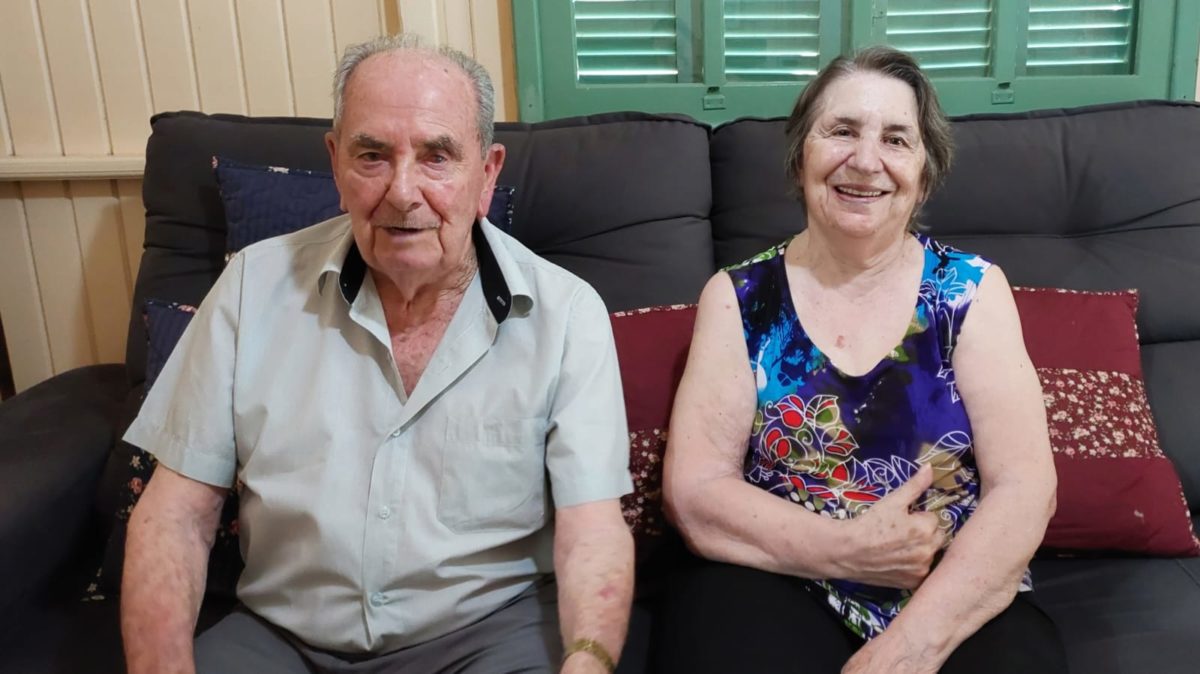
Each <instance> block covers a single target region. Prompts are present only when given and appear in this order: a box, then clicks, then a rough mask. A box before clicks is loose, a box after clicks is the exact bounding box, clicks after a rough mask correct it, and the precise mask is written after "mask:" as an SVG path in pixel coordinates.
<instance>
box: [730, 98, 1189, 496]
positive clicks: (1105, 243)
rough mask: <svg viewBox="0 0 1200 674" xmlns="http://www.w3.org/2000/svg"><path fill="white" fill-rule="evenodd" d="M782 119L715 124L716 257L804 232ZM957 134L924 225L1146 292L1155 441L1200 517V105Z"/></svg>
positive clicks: (1029, 271) (1012, 261)
mask: <svg viewBox="0 0 1200 674" xmlns="http://www.w3.org/2000/svg"><path fill="white" fill-rule="evenodd" d="M783 126H784V121H783V120H782V119H771V120H739V121H737V122H733V123H730V124H726V125H724V126H721V127H719V128H717V129H716V130H715V131H714V132H713V138H712V148H711V156H712V171H713V181H712V183H713V209H712V224H713V245H714V249H715V252H716V256H717V258H716V262H717V265H719V266H724V265H728V264H733V263H735V262H738V261H740V260H743V259H745V258H746V257H748V256H750V255H752V254H754V253H756V252H758V251H760V250H762V249H764V248H765V247H767V246H769V245H771V244H773V243H777V242H779V241H781V240H783V239H784V238H786V237H787V236H788V235H790V234H793V233H795V232H796V231H799V230H800V229H802V228H803V222H804V209H803V208H802V207H801V206H800V204H799V203H797V202H796V200H795V199H793V198H792V197H791V196H789V190H788V184H787V181H786V178H785V174H784V169H783V155H784V150H785V143H784V132H783ZM954 135H955V140H956V143H957V151H956V153H955V164H954V168H953V170H952V171H951V173H950V176H949V178H948V180H947V182H946V185H945V186H944V187H943V188H942V189H941V190H940V191H939V192H938V193H936V194H935V195H934V196H933V198H932V199H931V200H930V202H929V203H928V204H927V205H926V208H925V209H924V212H923V214H922V217H921V222H922V223H923V224H924V225H925V226H927V227H928V228H929V232H930V234H931V235H933V236H935V237H937V238H938V239H939V240H941V241H943V242H945V243H949V244H951V245H954V246H957V247H959V248H962V249H964V250H969V251H971V252H976V253H980V254H983V255H985V256H987V257H989V258H991V259H992V260H994V261H995V262H997V263H999V264H1000V265H1001V266H1002V267H1003V268H1004V270H1005V273H1006V274H1007V275H1008V277H1009V280H1010V281H1011V282H1012V283H1013V284H1014V285H1025V286H1049V287H1063V288H1073V289H1079V290H1118V289H1125V288H1137V289H1138V291H1139V292H1140V295H1141V302H1140V309H1139V315H1138V328H1139V334H1140V339H1141V342H1142V361H1143V367H1144V368H1145V377H1146V385H1147V392H1148V395H1149V398H1150V404H1151V407H1152V409H1153V411H1154V416H1155V419H1156V421H1157V424H1158V431H1159V439H1160V441H1161V444H1162V447H1163V450H1164V451H1165V452H1166V453H1167V454H1168V455H1170V456H1171V457H1172V459H1174V461H1175V464H1176V467H1177V468H1178V470H1179V474H1180V479H1181V481H1182V482H1183V486H1184V491H1185V493H1186V494H1187V497H1188V501H1189V503H1191V504H1192V505H1193V512H1200V413H1197V412H1198V410H1200V376H1197V375H1198V373H1200V105H1196V104H1192V103H1168V102H1149V101H1144V102H1136V103H1125V104H1117V105H1107V106H1096V107H1090V108H1078V109H1072V110H1048V111H1040V112H1033V113H1026V114H1017V115H986V116H972V117H963V118H959V119H956V120H955V121H954Z"/></svg>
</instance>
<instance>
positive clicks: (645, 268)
mask: <svg viewBox="0 0 1200 674" xmlns="http://www.w3.org/2000/svg"><path fill="white" fill-rule="evenodd" d="M151 127H152V131H153V133H152V134H151V136H150V141H149V143H148V145H147V149H146V177H145V180H144V182H143V189H142V197H143V201H144V202H145V205H146V243H145V252H144V253H143V256H142V263H141V268H140V269H139V271H138V279H137V284H136V287H135V290H134V304H133V306H134V307H135V310H134V311H133V312H132V313H133V315H132V316H131V318H130V325H129V340H128V343H127V346H126V361H125V362H126V363H128V365H129V368H128V369H129V373H130V380H131V384H133V385H135V386H136V385H138V384H140V383H142V382H143V381H144V380H145V364H146V328H145V325H144V323H143V319H142V312H141V308H142V307H143V306H144V303H145V301H146V300H147V299H156V300H164V301H172V302H182V303H185V304H193V305H195V304H199V303H200V301H201V300H202V299H203V298H204V295H205V294H206V293H207V292H208V289H209V288H210V287H211V286H212V284H213V282H214V281H215V280H216V278H217V276H218V275H219V274H220V273H221V270H222V269H223V268H224V259H225V250H226V247H225V234H226V223H225V212H224V208H223V206H222V203H221V198H220V193H219V191H218V186H217V182H216V179H215V177H214V174H213V167H212V158H213V157H214V156H222V157H227V158H230V159H234V160H237V161H240V162H243V163H246V164H256V165H269V166H284V167H288V168H302V169H309V170H324V171H328V170H329V157H328V154H327V152H326V150H325V143H324V135H325V132H326V131H328V130H329V120H327V119H304V118H267V117H260V118H251V117H242V116H239V115H204V114H201V113H196V112H174V113H165V114H161V115H157V116H155V117H154V118H153V119H152V120H151ZM496 140H497V142H500V143H503V144H504V145H505V147H506V148H507V151H508V156H507V159H506V160H505V164H504V169H503V170H502V172H501V174H500V178H499V183H500V184H503V185H511V186H513V187H515V188H516V194H515V209H514V213H513V234H515V235H516V236H517V237H518V238H519V239H521V241H522V242H524V243H525V244H526V245H528V246H529V247H530V248H532V249H533V250H534V251H536V252H537V253H539V254H541V255H542V256H544V257H546V258H548V259H549V260H551V261H553V262H555V263H557V264H559V265H561V266H563V267H565V268H567V269H569V270H570V271H572V272H574V273H576V274H578V275H579V276H581V277H582V278H583V279H585V280H586V281H588V282H589V283H591V284H592V285H593V286H594V287H595V288H596V289H597V290H598V291H599V292H600V294H601V296H602V297H603V298H604V300H605V302H606V303H607V305H608V307H609V309H610V310H611V311H618V310H622V309H632V308H637V307H644V306H654V305H659V304H677V303H685V302H692V301H695V299H696V297H697V296H698V295H699V293H700V289H701V288H702V287H703V285H704V282H705V281H706V280H708V278H709V276H711V275H712V273H713V272H714V271H715V268H714V267H713V251H712V233H711V227H710V224H709V221H708V213H709V210H710V207H711V204H712V191H711V187H710V184H709V176H710V174H709V170H708V145H709V128H708V127H707V126H705V125H703V124H700V123H698V122H695V121H692V120H690V119H687V118H683V117H672V116H658V115H647V114H641V113H619V114H611V115H599V116H593V117H582V118H574V119H565V120H555V121H549V122H544V123H539V124H520V123H501V124H497V125H496Z"/></svg>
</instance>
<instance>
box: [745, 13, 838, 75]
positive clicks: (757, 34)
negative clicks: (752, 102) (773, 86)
mask: <svg viewBox="0 0 1200 674" xmlns="http://www.w3.org/2000/svg"><path fill="white" fill-rule="evenodd" d="M722 6H723V10H724V12H723V14H724V16H723V20H724V28H725V52H724V56H725V63H724V65H725V79H726V81H728V82H791V83H799V82H803V81H806V80H808V79H810V78H811V77H812V76H813V75H816V74H817V70H819V61H820V55H821V54H820V41H821V34H820V20H821V3H820V2H819V0H724V2H723V3H722Z"/></svg>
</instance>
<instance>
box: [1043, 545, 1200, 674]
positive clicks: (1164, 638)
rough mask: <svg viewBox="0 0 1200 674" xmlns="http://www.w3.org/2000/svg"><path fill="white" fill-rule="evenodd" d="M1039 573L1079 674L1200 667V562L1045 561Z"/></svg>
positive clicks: (1046, 605)
mask: <svg viewBox="0 0 1200 674" xmlns="http://www.w3.org/2000/svg"><path fill="white" fill-rule="evenodd" d="M1033 574H1034V576H1033V577H1034V586H1035V591H1034V597H1035V598H1036V600H1037V602H1038V604H1039V605H1040V606H1041V607H1042V608H1043V609H1044V610H1045V611H1046V613H1048V614H1050V616H1051V617H1052V618H1053V619H1054V622H1055V624H1057V625H1058V626H1059V630H1060V631H1061V634H1062V638H1063V641H1064V643H1065V644H1066V647H1067V658H1068V661H1069V662H1070V665H1071V671H1072V672H1080V673H1082V674H1105V673H1108V672H1112V673H1117V672H1155V673H1156V674H1171V673H1175V672H1178V673H1179V674H1184V673H1185V672H1186V673H1188V674H1192V673H1194V672H1196V671H1197V669H1198V668H1200V610H1198V608H1197V607H1200V558H1188V559H1144V558H1140V559H1132V558H1131V559H1037V560H1034V563H1033Z"/></svg>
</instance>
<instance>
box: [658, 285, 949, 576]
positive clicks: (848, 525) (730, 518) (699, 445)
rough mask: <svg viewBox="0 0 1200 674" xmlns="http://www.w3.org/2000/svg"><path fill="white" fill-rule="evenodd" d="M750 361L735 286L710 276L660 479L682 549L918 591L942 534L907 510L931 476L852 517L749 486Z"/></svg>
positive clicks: (932, 521) (928, 519)
mask: <svg viewBox="0 0 1200 674" xmlns="http://www.w3.org/2000/svg"><path fill="white" fill-rule="evenodd" d="M749 362H750V361H749V357H748V356H747V352H746V343H745V339H744V337H743V336H742V319H741V314H740V311H739V309H738V302H737V296H736V295H735V293H734V289H733V283H732V281H731V280H730V278H729V275H728V274H725V273H720V274H717V275H716V276H714V277H713V278H712V279H711V280H710V281H709V282H708V285H706V286H705V288H704V292H703V293H702V294H701V296H700V306H699V309H698V312H697V316H696V328H695V331H694V334H693V336H692V346H691V351H690V353H689V355H688V363H687V368H686V369H685V370H684V374H683V380H682V381H681V382H680V385H679V390H678V392H677V393H676V395H675V405H674V409H673V411H672V413H671V428H670V433H669V434H668V438H667V455H666V463H665V467H664V475H663V489H664V502H665V506H666V511H667V516H668V518H670V519H671V520H672V521H673V522H674V523H675V525H676V527H677V528H678V529H679V530H680V532H681V533H682V534H683V537H684V539H685V540H686V541H687V543H688V545H689V547H691V548H692V549H693V550H694V551H695V552H696V553H698V554H700V555H703V556H705V557H708V558H710V559H714V560H718V561H723V562H730V563H733V564H741V565H743V566H749V567H753V568H756V569H762V570H765V571H771V572H774V573H781V574H788V575H792V576H800V577H805V578H847V579H853V580H859V581H862V582H869V583H873V584H877V585H887V586H891V587H907V588H912V587H916V586H917V585H918V584H919V583H920V582H921V581H922V580H923V579H924V578H925V575H926V574H927V573H928V572H929V565H930V563H931V561H932V559H933V555H934V554H935V553H936V551H937V549H938V547H939V543H940V534H938V532H937V517H936V516H935V515H933V514H932V513H909V512H908V505H909V504H910V503H911V502H912V501H913V500H915V499H916V498H917V497H918V496H919V495H920V494H921V492H923V491H924V490H925V488H926V487H928V486H929V481H930V480H931V479H932V472H931V471H929V470H928V469H925V470H924V471H922V472H921V473H919V474H918V476H917V477H915V478H913V480H912V481H911V482H910V483H908V484H906V485H904V486H903V487H901V488H900V489H897V490H895V491H893V492H892V493H891V494H889V495H888V496H887V497H886V498H884V499H883V500H881V501H880V502H879V503H877V504H875V506H874V507H873V508H872V509H871V510H870V511H869V512H868V513H866V514H865V515H863V516H862V517H859V518H857V519H854V520H850V521H837V520H833V519H830V518H827V517H822V516H819V515H816V514H814V513H812V512H809V511H808V510H806V509H804V508H801V507H798V506H797V505H796V504H794V503H791V502H789V501H786V500H784V499H781V498H779V497H778V496H775V495H773V494H769V493H767V492H765V491H763V490H762V489H759V488H758V487H755V486H754V485H751V484H749V483H747V482H746V481H745V479H744V478H743V476H742V463H743V460H744V458H745V455H746V451H747V441H748V438H749V437H750V428H751V425H752V423H753V421H754V414H755V408H756V404H757V393H756V388H755V384H754V378H753V373H752V372H751V370H750V367H749Z"/></svg>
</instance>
